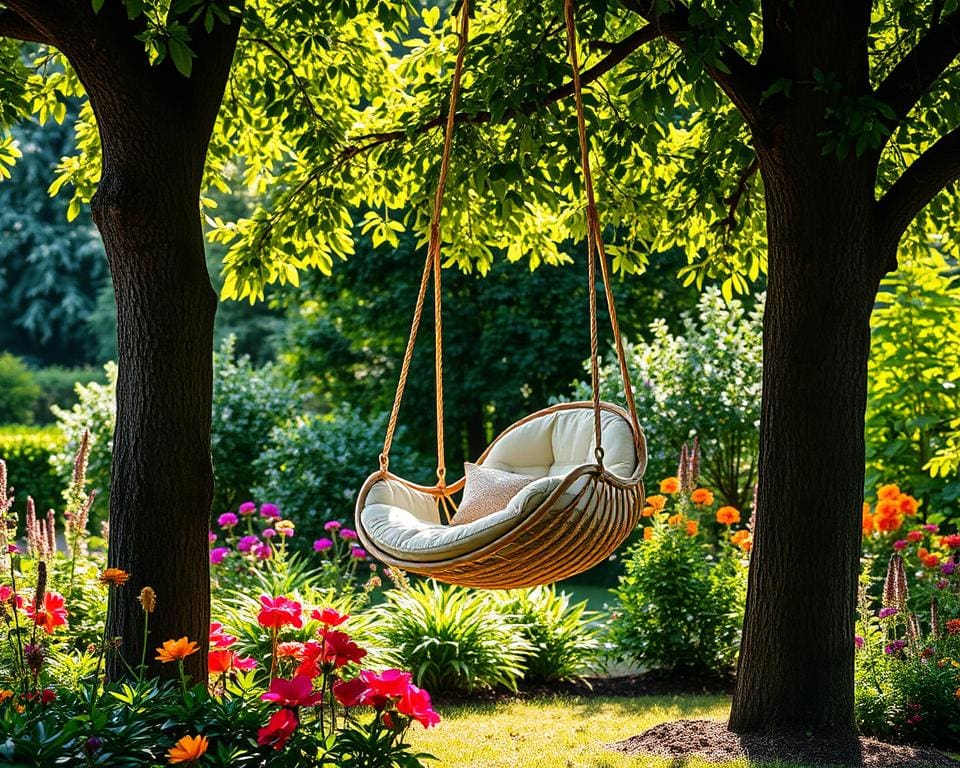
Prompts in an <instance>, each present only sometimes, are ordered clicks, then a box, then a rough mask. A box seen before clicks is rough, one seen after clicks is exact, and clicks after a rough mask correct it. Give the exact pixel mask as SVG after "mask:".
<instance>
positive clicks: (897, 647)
mask: <svg viewBox="0 0 960 768" xmlns="http://www.w3.org/2000/svg"><path fill="white" fill-rule="evenodd" d="M906 647H907V643H906V641H905V640H894V641H893V642H892V643H890V644H889V645H887V646H886V647H885V648H884V649H883V652H884V653H885V654H887V655H888V656H893V655H894V654H895V653H899V652H900V651H902V650H903V649H904V648H906Z"/></svg>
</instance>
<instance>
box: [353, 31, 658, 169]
mask: <svg viewBox="0 0 960 768" xmlns="http://www.w3.org/2000/svg"><path fill="white" fill-rule="evenodd" d="M658 37H660V32H659V30H657V29H656V27H654V25H653V24H647V25H646V26H644V27H641V28H640V29H638V30H637V31H636V32H634V33H633V34H630V35H627V37H625V38H623V40H621V41H619V42H617V43H610V44H609V46H608V51H609V52H608V53H607V55H606V56H605V57H604V58H603V59H601V60H600V61H598V62H597V63H596V64H594V65H593V66H592V67H590V68H589V69H587V70H585V71H584V72H583V73H582V74H581V75H580V82H581V83H582V84H583V85H587V84H588V83H592V82H593V81H594V80H596V79H597V78H599V77H602V76H603V75H605V74H606V73H607V72H609V71H610V70H611V69H613V68H614V67H615V66H617V64H619V63H620V62H622V61H623V60H624V59H626V58H627V57H628V56H629V55H630V54H631V53H633V52H634V51H635V50H637V48H639V47H640V46H641V45H643V44H644V43H648V42H650V41H651V40H654V39H656V38H658ZM572 94H573V82H572V81H571V82H569V83H564V84H563V85H559V86H557V87H556V88H554V89H552V90H550V91H547V93H546V94H544V95H543V97H542V98H540V99H537V100H535V101H528V102H525V103H523V104H521V105H520V106H519V107H518V108H517V109H508V110H506V111H505V112H504V113H503V117H502V118H501V119H502V120H503V121H504V122H506V121H508V120H512V119H513V118H515V117H521V116H526V115H532V114H533V113H535V112H536V111H537V110H539V109H542V108H543V107H546V106H549V105H550V104H553V103H555V102H557V101H560V100H562V99H565V98H567V97H568V96H571V95H572ZM492 119H493V115H491V113H490V112H473V113H469V114H468V113H464V112H459V113H457V115H456V117H455V121H456V123H458V124H460V123H470V124H481V123H489V122H490V121H491V120H492ZM445 120H446V115H437V116H436V117H433V118H431V119H429V120H427V121H425V122H423V123H421V124H420V125H418V126H417V127H416V128H415V129H413V130H412V131H410V130H405V129H398V130H395V131H383V132H381V133H368V134H364V135H362V136H357V137H356V138H355V139H354V143H353V144H352V145H351V146H349V147H347V149H346V150H345V151H344V153H343V154H344V156H346V157H354V156H356V155H358V154H362V153H363V152H366V151H367V150H370V149H373V148H374V147H377V146H380V145H381V144H386V143H388V142H390V141H397V140H400V139H406V138H409V137H411V136H419V135H421V134H423V133H425V132H426V131H429V130H430V129H431V128H436V127H438V126H440V125H443V122H444V121H445Z"/></svg>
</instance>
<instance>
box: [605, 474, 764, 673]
mask: <svg viewBox="0 0 960 768" xmlns="http://www.w3.org/2000/svg"><path fill="white" fill-rule="evenodd" d="M655 498H659V499H663V500H664V501H666V503H667V504H668V505H669V504H671V503H672V504H673V505H674V506H673V508H672V509H670V510H667V509H666V508H664V507H659V508H657V509H656V510H653V511H652V512H651V513H650V519H651V520H652V521H653V525H652V527H649V528H647V529H645V533H647V532H648V533H647V535H646V536H645V538H644V539H643V540H641V541H639V542H637V543H636V544H634V545H633V546H632V547H630V548H629V549H628V550H627V551H626V553H625V555H624V558H623V562H624V570H625V573H624V575H623V576H621V577H620V583H619V585H618V586H617V587H616V589H615V590H613V592H614V594H615V595H616V598H617V604H616V605H615V607H614V609H613V612H612V614H611V620H610V633H609V638H608V639H609V640H610V642H611V643H613V646H614V649H613V652H612V655H613V656H614V657H615V658H617V659H630V660H632V661H634V662H637V663H638V664H642V665H643V666H645V667H648V668H651V669H663V670H671V671H676V672H680V673H684V674H696V675H707V676H716V677H725V676H728V675H729V674H730V673H731V671H732V666H733V662H734V660H735V658H736V654H737V650H738V648H739V645H740V632H741V625H742V623H743V611H744V605H745V602H746V576H747V568H746V559H745V558H743V557H742V550H743V549H747V548H748V547H749V546H752V539H751V538H750V533H749V530H747V529H742V530H740V531H737V532H736V535H735V537H734V538H733V539H732V540H731V535H732V534H731V533H730V529H729V526H728V527H727V528H726V529H721V532H720V533H719V535H718V537H717V541H716V543H709V542H708V541H707V540H706V539H707V537H708V535H709V531H710V530H711V528H713V527H714V520H713V518H712V517H710V518H707V517H706V514H705V513H709V509H710V507H709V505H695V504H693V503H692V502H691V501H690V499H689V497H687V496H685V495H684V494H682V493H680V494H676V495H673V496H672V497H671V500H670V501H667V500H666V499H665V497H663V496H659V497H655ZM648 503H649V500H648ZM648 509H651V508H650V507H648ZM723 509H729V507H725V508H721V510H718V513H719V512H720V511H722V510H723ZM709 514H712V513H709ZM701 515H704V517H705V518H706V519H704V520H702V521H701V520H700V516H701ZM738 516H739V513H738ZM740 536H743V537H745V538H744V539H743V540H740V541H739V542H738V538H737V537H740ZM734 542H738V543H739V546H737V545H736V544H735V543H734Z"/></svg>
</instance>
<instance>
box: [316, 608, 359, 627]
mask: <svg viewBox="0 0 960 768" xmlns="http://www.w3.org/2000/svg"><path fill="white" fill-rule="evenodd" d="M310 618H311V619H316V620H317V621H319V622H320V623H322V624H326V625H327V626H328V627H339V626H340V625H341V624H343V622H345V621H346V620H347V619H349V618H350V616H349V615H348V614H345V613H340V612H339V611H337V610H335V609H333V608H323V609H322V610H321V609H315V610H314V611H313V612H312V613H311V614H310Z"/></svg>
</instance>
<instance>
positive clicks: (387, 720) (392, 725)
mask: <svg viewBox="0 0 960 768" xmlns="http://www.w3.org/2000/svg"><path fill="white" fill-rule="evenodd" d="M383 724H384V725H385V726H387V728H389V729H390V730H391V731H393V730H396V727H397V724H396V722H394V719H393V715H391V714H390V713H389V712H384V713H383Z"/></svg>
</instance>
